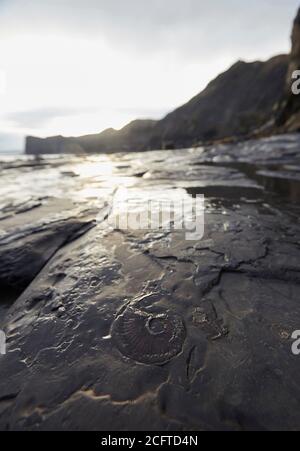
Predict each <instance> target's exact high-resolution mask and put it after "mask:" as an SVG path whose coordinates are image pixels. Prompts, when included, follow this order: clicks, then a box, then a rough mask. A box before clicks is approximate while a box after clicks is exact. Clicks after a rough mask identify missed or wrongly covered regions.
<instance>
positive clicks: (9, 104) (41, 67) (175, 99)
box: [0, 0, 300, 152]
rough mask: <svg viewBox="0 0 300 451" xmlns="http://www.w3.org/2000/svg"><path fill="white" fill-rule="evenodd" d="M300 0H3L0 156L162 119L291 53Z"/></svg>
mask: <svg viewBox="0 0 300 451" xmlns="http://www.w3.org/2000/svg"><path fill="white" fill-rule="evenodd" d="M299 6H300V3H299V1H296V0H252V1H251V2H245V1H241V0H209V1H208V0H126V1H125V0H43V1H41V0H0V152H6V151H12V150H21V149H22V148H23V146H24V137H25V135H34V136H42V137H45V136H52V135H58V134H62V135H65V136H79V135H84V134H89V133H98V132H100V131H102V130H104V129H105V128H108V127H113V128H116V129H118V128H121V127H122V126H124V125H126V124H127V123H128V122H130V121H131V120H134V119H136V118H153V119H159V118H161V117H163V116H164V115H165V114H166V113H167V112H169V111H171V110H173V109H174V108H176V107H178V106H180V105H181V104H183V103H185V102H187V101H188V100H189V99H190V98H191V97H193V96H194V95H196V94H197V93H199V92H200V91H201V90H202V89H204V88H205V86H206V85H207V83H208V82H209V81H211V80H212V79H213V78H215V77H216V76H217V75H218V74H219V73H220V72H223V71H224V70H226V69H228V68H229V67H230V66H231V65H232V64H233V63H234V62H236V61H237V60H239V59H242V60H246V61H253V60H257V59H260V60H265V59H268V58H269V57H271V56H274V55H276V54H279V53H287V52H288V51H289V49H290V34H291V27H292V21H293V18H294V16H295V14H296V11H297V8H298V7H299Z"/></svg>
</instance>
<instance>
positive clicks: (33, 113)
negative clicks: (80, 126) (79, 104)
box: [3, 108, 95, 129]
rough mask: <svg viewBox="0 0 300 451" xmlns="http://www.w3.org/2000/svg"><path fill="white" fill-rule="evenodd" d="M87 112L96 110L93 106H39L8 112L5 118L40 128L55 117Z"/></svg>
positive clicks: (28, 126)
mask: <svg viewBox="0 0 300 451" xmlns="http://www.w3.org/2000/svg"><path fill="white" fill-rule="evenodd" d="M86 112H90V113H92V112H95V110H94V109H93V108H88V109H87V108H82V109H80V108H38V109H35V110H29V111H28V110H27V111H16V112H13V113H9V114H7V115H6V116H5V117H4V118H3V119H4V120H6V121H8V122H10V123H12V124H13V125H14V126H16V127H20V128H30V129H39V128H42V127H44V126H46V125H47V124H48V123H49V122H51V121H52V120H54V119H57V118H60V117H66V116H76V115H78V114H82V113H86Z"/></svg>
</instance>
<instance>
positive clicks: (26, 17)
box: [0, 0, 298, 58]
mask: <svg viewBox="0 0 300 451" xmlns="http://www.w3.org/2000/svg"><path fill="white" fill-rule="evenodd" d="M2 2H3V0H2ZM297 6H298V1H297V0H288V1H287V0H259V1H258V0H253V1H252V2H241V1H240V0H226V1H224V0H211V1H208V0H185V1H183V0H163V1H161V0H151V1H146V0H144V1H143V0H126V1H124V0H109V1H108V0H51V1H43V2H41V1H40V0H27V1H25V0H9V1H8V0H5V1H4V3H2V6H0V30H1V31H0V33H1V34H3V33H4V34H5V33H16V32H20V31H22V32H26V31H27V32H32V31H35V32H39V33H40V32H43V33H46V32H47V33H67V34H74V35H79V34H80V35H82V36H85V37H87V38H88V37H92V36H101V37H102V38H103V39H104V40H106V41H107V42H109V43H110V44H111V45H112V46H118V47H119V48H124V49H126V51H132V52H137V53H138V52H157V53H160V52H163V51H166V52H169V53H174V52H175V53H178V54H180V55H181V57H182V58H192V57H198V58H201V57H210V58H212V57H215V56H216V55H217V54H219V53H220V52H221V53H222V52H223V53H224V52H230V53H234V52H236V53H238V54H239V55H240V56H247V50H248V51H249V50H253V47H257V45H259V46H262V47H265V48H266V49H271V48H274V46H276V45H278V46H279V47H283V46H286V45H287V43H288V35H289V29H290V26H291V20H292V17H293V15H294V14H295V12H296V8H297ZM279 50H281V49H280V48H279Z"/></svg>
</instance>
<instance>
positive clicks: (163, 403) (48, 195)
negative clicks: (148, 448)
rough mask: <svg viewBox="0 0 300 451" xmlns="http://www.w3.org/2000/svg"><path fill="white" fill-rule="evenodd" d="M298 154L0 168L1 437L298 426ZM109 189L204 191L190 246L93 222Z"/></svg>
mask: <svg viewBox="0 0 300 451" xmlns="http://www.w3.org/2000/svg"><path fill="white" fill-rule="evenodd" d="M299 149H300V139H299V137H298V136H296V135H290V136H285V137H277V138H271V139H267V140H262V141H252V142H251V141H250V142H248V143H244V144H238V145H236V146H229V145H228V146H225V145H223V146H216V147H210V148H207V149H202V148H201V149H193V150H184V151H161V152H147V153H143V154H129V155H114V156H101V157H96V156H95V157H92V156H90V157H86V158H84V157H76V158H75V157H70V156H68V157H62V156H60V157H52V158H50V159H47V158H45V159H37V160H35V159H29V158H28V157H26V158H25V157H24V158H21V159H19V160H17V161H16V160H14V161H13V160H5V161H2V162H1V178H0V191H1V194H2V196H1V198H2V201H1V212H0V215H1V216H0V229H1V230H0V288H1V292H0V293H1V294H0V300H1V308H0V328H1V329H4V330H5V332H6V334H7V354H6V355H4V356H0V429H1V430H53V429H54V430H173V431H175V430H256V429H259V430H274V429H280V430H299V428H300V410H299V402H300V388H299V387H300V373H299V364H300V360H299V357H296V356H294V355H293V354H292V352H291V344H292V340H291V334H292V332H293V331H294V330H297V329H300V301H299V299H300V224H299V194H300V181H299V174H300V151H299ZM120 187H127V188H128V192H133V193H140V194H141V195H143V192H144V191H143V190H150V191H151V192H152V193H153V192H154V193H156V194H157V197H159V196H160V195H161V193H163V192H165V190H173V191H174V192H175V193H177V192H178V194H180V193H182V192H185V193H189V194H197V193H199V194H200V193H204V194H205V196H206V206H205V235H204V237H203V239H202V240H197V241H187V240H186V239H185V234H184V232H183V231H180V230H178V231H174V230H172V231H170V230H148V231H141V230H116V229H112V228H110V227H108V226H106V219H107V217H109V215H110V212H111V209H110V206H111V203H112V200H113V198H114V196H115V195H116V193H117V191H118V189H120ZM96 218H97V221H95V220H96ZM164 340H166V341H164Z"/></svg>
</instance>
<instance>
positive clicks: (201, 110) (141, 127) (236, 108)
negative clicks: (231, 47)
mask: <svg viewBox="0 0 300 451" xmlns="http://www.w3.org/2000/svg"><path fill="white" fill-rule="evenodd" d="M296 69H300V9H299V11H298V14H297V16H296V18H295V21H294V26H293V31H292V50H291V53H290V55H279V56H276V57H274V58H271V59H270V60H268V61H266V62H260V61H256V62H252V63H246V62H243V61H239V62H237V63H236V64H234V65H233V66H232V67H231V68H230V69H228V70H227V71H226V72H224V73H222V74H221V75H219V76H218V77H217V78H216V79H215V80H213V81H212V82H210V83H209V84H208V86H207V87H206V88H205V89H204V90H203V91H202V92H201V93H200V94H198V95H197V96H195V97H194V98H193V99H191V100H190V101H189V102H188V103H186V104H185V105H183V106H181V107H179V108H177V109H176V110H175V111H173V112H171V113H169V114H168V115H167V116H166V117H165V118H163V119H162V120H160V121H152V120H137V121H133V122H131V123H130V124H128V125H127V126H126V127H124V128H122V129H121V130H114V129H108V130H105V131H104V132H102V133H99V134H95V135H87V136H83V137H79V138H64V137H62V136H57V137H51V138H46V139H40V138H34V137H27V139H26V153H28V154H41V153H92V152H96V153H104V152H105V153H112V152H120V151H143V150H149V149H160V148H174V147H175V148H180V147H189V146H193V145H196V144H198V143H200V142H210V141H216V140H222V139H226V138H238V139H240V138H243V137H248V136H251V135H253V134H258V135H259V134H264V133H265V134H268V133H269V134H270V133H278V132H290V131H300V96H295V95H293V94H292V93H291V74H292V72H293V71H294V70H296Z"/></svg>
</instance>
